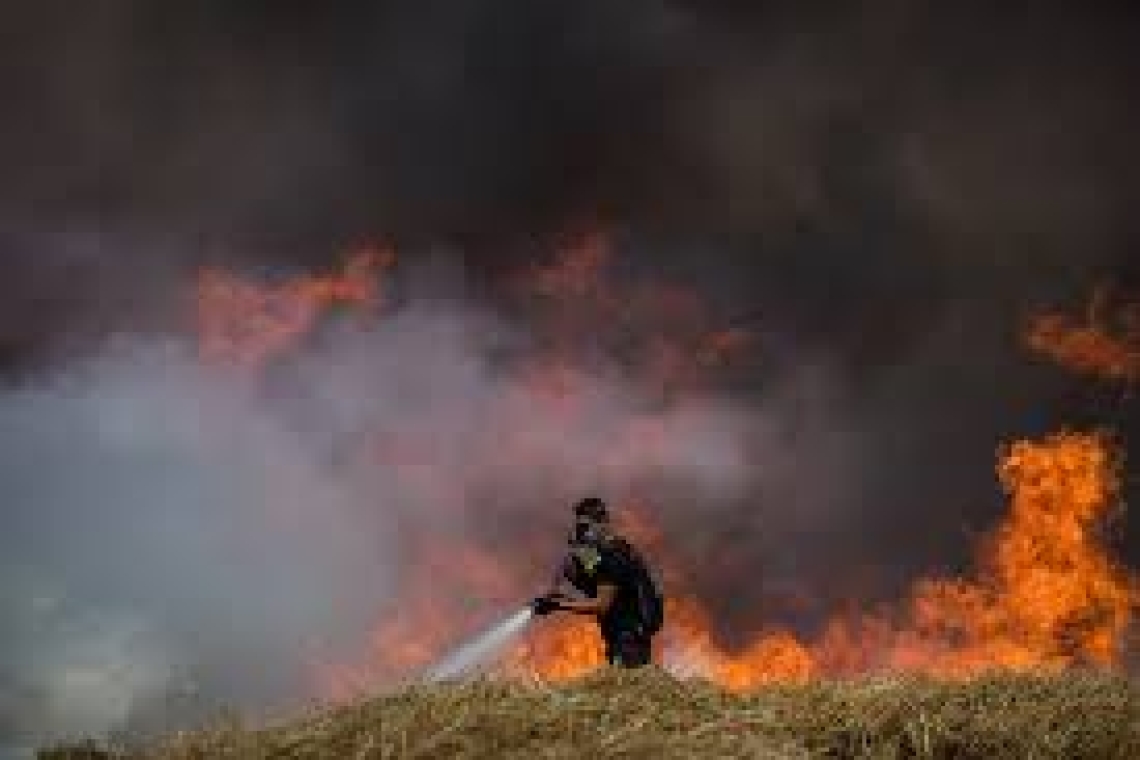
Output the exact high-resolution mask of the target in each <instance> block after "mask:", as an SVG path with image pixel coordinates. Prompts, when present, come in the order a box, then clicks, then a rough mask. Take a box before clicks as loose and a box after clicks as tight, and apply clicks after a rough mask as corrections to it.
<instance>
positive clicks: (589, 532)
mask: <svg viewBox="0 0 1140 760" xmlns="http://www.w3.org/2000/svg"><path fill="white" fill-rule="evenodd" d="M601 538H602V533H601V530H600V529H599V527H598V524H597V523H595V522H594V521H593V520H583V519H581V518H579V519H578V520H575V521H574V528H573V530H571V531H570V537H569V539H568V540H567V543H568V544H570V545H571V546H592V545H596V544H597V543H598V542H599V541H601Z"/></svg>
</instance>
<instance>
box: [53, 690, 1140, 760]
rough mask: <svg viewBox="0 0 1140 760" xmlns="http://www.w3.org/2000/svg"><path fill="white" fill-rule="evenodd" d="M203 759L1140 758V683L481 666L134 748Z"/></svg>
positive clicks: (143, 757) (59, 757)
mask: <svg viewBox="0 0 1140 760" xmlns="http://www.w3.org/2000/svg"><path fill="white" fill-rule="evenodd" d="M97 756H102V757H116V758H118V757H123V758H126V757H130V758H131V760H202V759H204V758H293V759H296V760H332V759H333V758H336V759H337V760H339V759H341V758H397V757H398V758H405V757H406V758H535V757H548V758H591V757H593V758H600V757H623V758H735V757H750V758H757V757H760V758H806V757H831V758H900V757H906V758H1029V757H1032V758H1098V760H1099V759H1102V758H1122V759H1123V758H1140V689H1138V688H1137V685H1136V684H1135V683H1134V682H1130V681H1127V680H1125V679H1122V678H1114V677H1111V676H1107V675H1099V674H1091V673H1089V674H1066V675H1060V676H1024V675H1021V676H1018V675H995V676H991V677H987V678H983V679H979V680H975V681H972V682H968V683H947V682H937V681H930V680H923V679H913V678H905V679H888V678H884V679H878V680H866V681H861V682H856V683H826V682H819V683H809V684H802V685H787V686H770V687H766V688H763V689H761V690H759V691H756V692H754V693H751V694H747V695H732V694H727V693H725V692H723V691H721V690H720V689H718V688H716V687H714V686H711V685H708V684H702V683H693V682H681V681H677V680H675V679H673V678H672V677H670V676H668V675H667V674H665V673H663V672H661V671H659V670H655V669H646V670H644V671H641V672H625V671H618V672H613V671H608V672H601V673H598V674H595V675H593V676H591V677H589V678H586V679H584V680H581V681H577V682H573V683H568V684H562V685H558V686H543V685H534V684H519V683H505V682H491V681H480V682H474V683H465V684H450V685H436V686H415V687H412V688H409V689H406V690H404V691H401V692H399V693H396V694H391V695H386V696H381V697H377V698H374V699H371V700H367V701H364V702H361V703H359V704H356V705H353V706H348V707H341V708H336V709H331V710H328V711H324V712H320V713H314V714H312V715H308V716H304V717H301V718H299V719H297V720H295V721H293V722H291V723H288V724H285V725H280V726H274V727H268V728H261V729H252V728H250V729H245V728H242V727H240V726H236V725H229V726H223V727H219V728H216V729H214V730H210V731H203V732H198V733H189V734H184V735H181V736H178V737H174V738H172V739H170V740H168V741H167V742H165V743H164V744H162V745H160V746H155V747H153V748H151V749H149V750H147V751H144V752H142V753H138V754H132V755H125V754H123V755H112V754H103V753H94V752H92V751H91V750H87V751H86V753H85V754H83V755H80V754H78V753H77V752H76V753H75V754H72V752H69V751H68V750H65V749H57V750H52V751H45V752H43V753H41V755H40V757H41V758H43V759H44V760H64V758H79V757H85V758H91V757H97Z"/></svg>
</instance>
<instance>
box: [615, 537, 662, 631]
mask: <svg viewBox="0 0 1140 760" xmlns="http://www.w3.org/2000/svg"><path fill="white" fill-rule="evenodd" d="M613 548H614V549H615V554H616V555H617V556H618V557H619V558H620V559H621V562H622V563H623V564H624V565H625V566H626V569H627V570H628V572H629V576H630V578H631V579H632V580H633V590H634V594H635V601H636V606H637V613H638V618H639V620H640V622H641V625H642V626H643V630H644V632H645V633H648V634H649V635H653V634H655V633H658V632H659V631H660V630H661V627H662V626H663V625H664V623H665V598H664V597H663V596H662V594H661V586H660V584H659V583H658V582H657V580H656V578H654V576H653V573H652V572H651V571H650V570H649V567H648V566H647V565H646V564H645V561H644V560H643V559H642V558H641V555H640V554H638V553H637V551H636V550H635V549H634V548H633V547H632V546H630V544H629V543H627V542H626V541H623V540H618V541H615V542H614V546H613Z"/></svg>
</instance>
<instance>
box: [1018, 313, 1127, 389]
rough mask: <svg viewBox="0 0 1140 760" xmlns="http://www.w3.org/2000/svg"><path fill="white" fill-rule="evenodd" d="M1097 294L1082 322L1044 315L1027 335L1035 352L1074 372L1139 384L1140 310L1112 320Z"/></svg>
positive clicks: (1122, 314)
mask: <svg viewBox="0 0 1140 760" xmlns="http://www.w3.org/2000/svg"><path fill="white" fill-rule="evenodd" d="M1104 311H1105V309H1104V299H1103V298H1102V297H1101V296H1100V295H1099V294H1098V296H1097V297H1095V298H1094V299H1093V301H1092V303H1091V305H1090V307H1089V309H1088V313H1087V315H1086V316H1085V318H1084V319H1083V320H1081V319H1077V318H1074V317H1072V316H1069V315H1067V314H1061V313H1056V314H1042V315H1039V316H1037V317H1035V318H1034V319H1033V320H1032V321H1031V323H1030V325H1029V329H1028V330H1027V331H1026V336H1025V337H1026V343H1027V344H1028V346H1029V347H1030V348H1031V349H1032V350H1033V351H1035V352H1037V353H1039V354H1041V355H1043V356H1045V357H1047V358H1049V359H1051V360H1053V361H1054V362H1056V363H1057V364H1059V365H1061V366H1063V367H1066V368H1068V369H1070V370H1072V371H1074V372H1079V373H1081V374H1083V375H1088V376H1092V377H1096V378H1100V379H1103V380H1108V381H1112V382H1123V383H1129V384H1132V383H1135V382H1136V381H1137V380H1140V309H1137V308H1136V307H1134V306H1133V307H1129V308H1124V309H1121V310H1120V311H1119V313H1117V314H1113V315H1111V316H1112V317H1113V318H1112V319H1109V318H1108V317H1106V315H1105V314H1104Z"/></svg>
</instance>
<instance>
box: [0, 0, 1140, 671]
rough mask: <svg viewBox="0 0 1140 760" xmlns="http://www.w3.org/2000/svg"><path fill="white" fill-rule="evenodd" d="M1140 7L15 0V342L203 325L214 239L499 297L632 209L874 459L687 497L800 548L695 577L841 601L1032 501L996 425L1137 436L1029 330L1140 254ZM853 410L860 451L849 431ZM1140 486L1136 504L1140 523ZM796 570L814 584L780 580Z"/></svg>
mask: <svg viewBox="0 0 1140 760" xmlns="http://www.w3.org/2000/svg"><path fill="white" fill-rule="evenodd" d="M836 5H837V6H838V4H836ZM1121 5H1122V4H1121ZM1133 15H1134V14H1129V13H1127V11H1122V10H1116V11H1109V10H1107V9H1096V8H1091V7H1088V6H1087V4H1080V3H1075V2H1073V3H1068V4H1062V3H1056V4H1049V5H1046V4H1041V3H1038V4H1033V5H1030V4H1014V5H1011V6H1007V7H1003V8H1000V9H999V8H995V7H989V6H987V5H985V4H981V3H978V4H972V3H967V4H963V3H955V4H936V3H921V2H918V3H916V2H910V3H907V2H895V1H892V0H881V1H879V2H864V3H849V4H844V5H843V6H842V7H830V8H826V9H825V8H822V7H816V6H812V7H807V4H803V3H782V4H778V3H745V2H727V1H722V2H700V3H698V2H688V3H686V2H677V1H674V2H668V1H667V0H628V1H627V2H613V1H612V0H611V1H605V0H583V1H582V2H571V3H537V2H533V1H531V0H500V1H499V2H490V1H488V0H455V1H451V2H441V1H439V0H420V1H419V2H376V3H364V2H360V3H355V2H343V3H311V2H308V3H306V2H293V1H292V0H277V1H276V2H268V1H265V2H253V1H251V2H244V3H234V2H221V1H219V2H213V1H203V2H196V3H178V4H172V3H163V4H158V3H150V2H142V1H141V0H110V1H109V2H102V3H86V4H76V3H63V2H54V1H49V2H37V3H31V2H26V3H19V2H15V3H5V4H4V7H3V9H0V30H2V31H0V39H2V40H3V44H0V102H2V103H3V105H4V108H3V117H2V120H0V366H2V367H3V369H4V372H5V376H6V377H11V378H12V382H13V383H24V382H26V381H27V378H29V377H31V378H42V377H44V376H47V377H49V378H53V379H51V380H50V382H51V383H53V384H54V383H56V382H58V381H57V380H56V379H54V378H55V375H54V374H53V373H55V372H56V371H57V368H58V367H59V366H61V365H66V364H67V363H68V362H69V361H70V360H71V358H72V357H73V356H84V357H89V356H90V354H91V353H92V352H93V351H97V350H99V349H95V348H93V347H95V346H100V345H102V343H103V342H104V341H107V340H109V339H112V338H114V337H115V336H123V335H127V336H129V337H130V338H131V340H136V339H138V338H139V337H140V336H161V335H164V334H167V333H178V332H179V331H180V330H183V329H184V328H185V326H186V325H185V315H186V313H187V307H188V304H187V302H186V298H187V286H188V283H189V282H191V281H192V280H191V279H190V278H191V276H192V273H193V271H194V270H195V268H196V267H198V266H200V265H202V264H207V263H211V264H216V263H222V264H226V265H230V266H233V267H236V268H240V269H242V270H243V271H249V272H255V273H256V272H277V271H279V270H292V271H296V270H303V269H310V268H322V267H327V266H330V265H331V264H332V263H333V262H335V261H336V260H337V259H338V257H339V256H340V255H341V254H342V253H343V251H344V250H345V249H346V248H347V247H350V246H352V245H354V244H356V243H359V242H361V241H385V242H391V243H393V244H395V246H396V248H397V249H398V251H399V254H400V256H401V260H402V261H409V260H415V261H419V260H420V259H431V258H432V257H438V256H440V251H445V252H446V254H445V255H444V258H447V259H449V260H452V261H457V262H458V264H457V270H456V271H458V272H461V273H462V274H461V275H457V277H458V278H459V279H462V280H463V281H464V283H465V284H464V289H465V292H464V296H463V298H464V300H465V302H471V301H478V302H486V303H494V302H495V301H496V298H497V297H498V296H497V293H498V291H497V288H499V287H500V282H501V277H502V276H503V275H505V274H506V273H508V272H510V271H513V270H514V269H516V268H517V267H519V266H522V265H525V264H526V263H527V262H530V261H532V260H534V259H536V258H538V257H540V256H542V255H546V254H548V253H549V251H550V249H551V248H553V247H556V245H557V244H558V242H559V241H562V240H565V239H567V238H573V236H574V235H575V234H577V233H579V232H581V231H583V230H594V229H603V230H606V231H608V232H610V233H611V235H612V237H613V239H614V241H615V246H614V247H615V267H616V268H618V269H619V270H620V271H619V275H620V276H621V277H624V278H627V279H628V280H630V281H637V280H639V279H645V278H661V279H663V280H673V281H680V282H684V283H686V284H689V285H691V286H692V287H693V288H694V289H695V290H697V291H698V292H699V293H700V294H701V296H702V298H704V299H705V300H706V301H707V302H708V303H709V304H711V308H712V310H713V311H714V313H715V315H716V316H717V318H718V319H720V320H722V321H724V322H725V323H731V324H739V325H741V326H743V327H745V328H747V329H749V330H751V331H752V332H753V333H754V335H755V336H756V337H757V344H756V350H757V355H758V359H757V360H756V361H755V363H754V366H752V365H750V368H749V370H748V371H747V372H745V373H743V374H742V375H741V376H740V377H736V378H734V379H733V382H734V385H733V387H732V388H731V389H730V391H729V393H730V394H731V396H732V398H733V400H734V402H735V401H740V400H742V399H743V403H746V404H747V403H753V402H755V403H756V404H760V405H761V406H763V404H764V403H769V402H768V401H765V400H766V399H777V401H774V402H771V403H772V404H774V405H775V406H777V407H778V408H779V410H780V411H779V414H777V415H776V416H775V419H776V420H777V422H776V423H774V424H775V428H773V429H771V430H769V431H768V433H769V434H770V435H771V436H772V437H773V440H784V441H786V444H787V445H786V446H785V449H784V450H785V451H789V452H793V453H794V454H795V456H796V457H797V458H798V459H799V460H802V461H807V460H809V459H811V458H812V457H813V456H815V457H817V458H818V460H819V461H820V462H823V463H826V464H827V466H835V467H840V466H841V465H842V466H844V467H846V466H850V467H856V466H857V467H858V468H859V473H858V476H857V477H856V476H851V475H850V473H845V474H844V475H843V477H837V478H836V479H835V482H836V483H840V484H843V485H844V486H845V487H847V486H849V490H847V491H843V490H842V489H840V488H816V484H805V483H804V481H803V479H802V478H801V477H800V475H801V472H802V471H801V470H800V469H799V468H797V467H795V466H792V464H791V463H788V462H782V463H780V465H779V466H778V467H777V468H776V469H777V471H778V472H786V473H787V477H786V478H785V479H783V480H781V479H779V478H777V479H776V480H774V481H773V480H770V481H767V483H766V486H765V489H762V492H759V493H756V494H752V495H750V497H749V501H750V503H751V502H754V501H761V502H764V503H766V504H769V505H775V506H769V507H768V509H769V510H772V509H777V508H778V507H779V506H780V505H786V510H787V511H789V512H795V513H796V514H798V515H800V518H799V519H796V520H793V521H790V522H789V521H784V522H781V523H780V524H779V526H778V527H773V526H769V525H766V524H765V523H764V521H763V519H762V518H757V517H756V516H755V515H753V514H751V513H750V512H748V511H747V510H744V509H741V510H735V511H734V510H722V511H720V512H717V513H716V514H715V515H709V516H707V517H706V518H704V519H698V518H692V517H690V518H686V519H687V520H694V519H695V520H696V522H697V523H698V524H700V525H701V527H703V528H704V531H703V533H702V534H701V535H702V536H703V539H702V541H703V542H704V543H700V544H693V545H689V546H687V547H682V549H681V554H682V556H685V557H688V556H691V557H692V558H693V559H694V564H698V563H697V562H696V560H697V559H699V558H700V557H701V556H702V555H703V553H706V552H707V549H708V547H709V546H717V547H718V548H719V550H720V552H721V556H723V557H724V560H723V564H724V566H725V567H728V568H730V569H731V568H738V569H739V571H740V572H747V573H752V572H754V571H756V569H757V568H762V569H763V571H764V573H765V574H766V577H768V578H770V579H771V583H769V584H767V586H766V587H765V588H760V585H762V584H758V585H757V587H756V588H755V589H754V590H753V591H747V592H744V593H742V594H735V593H734V594H724V595H720V596H717V595H716V594H715V589H716V587H717V585H718V584H719V583H720V582H721V577H720V576H716V575H715V574H713V575H710V577H709V578H698V582H699V584H700V585H703V586H704V587H705V588H706V590H707V591H708V593H709V594H710V595H711V596H712V597H713V602H714V607H715V611H716V612H717V613H718V614H719V615H721V617H722V619H723V620H727V621H730V623H731V621H732V620H733V619H734V616H737V615H740V614H741V612H740V610H741V609H742V608H747V607H749V606H750V605H752V604H754V603H757V601H758V600H762V601H764V603H766V604H768V605H770V606H771V609H773V611H774V613H775V614H778V615H783V616H784V617H785V618H786V620H787V621H790V622H791V623H792V624H795V625H801V624H802V625H805V626H810V624H811V622H812V621H813V620H817V619H818V617H819V614H818V613H819V612H820V611H821V610H824V609H827V608H829V607H830V606H832V604H833V603H834V602H835V601H836V600H841V599H844V598H847V597H848V596H850V595H858V596H860V597H861V598H867V597H870V598H872V599H889V598H893V597H894V596H896V595H897V594H898V593H899V592H900V590H901V589H902V588H903V587H904V586H905V584H906V583H907V582H908V579H909V578H911V577H913V576H914V574H916V573H918V572H924V571H930V570H932V569H935V570H956V569H961V568H963V567H965V566H967V565H968V564H969V562H970V559H971V554H970V552H971V549H970V547H971V546H972V545H973V544H974V541H975V539H976V538H977V536H978V534H979V533H981V532H984V531H985V530H986V529H987V528H988V527H990V526H991V525H992V522H993V520H994V518H995V516H996V515H997V514H998V513H999V511H1000V504H1001V494H1000V493H999V492H998V489H997V485H996V483H995V479H994V476H993V466H994V455H995V452H996V450H997V447H998V445H999V444H1000V443H1001V442H1003V441H1007V440H1009V439H1011V438H1014V437H1019V436H1026V435H1030V436H1031V435H1039V434H1043V433H1045V432H1047V431H1050V430H1054V429H1057V428H1059V427H1062V426H1066V425H1070V426H1075V427H1092V426H1100V425H1108V426H1111V427H1113V428H1114V429H1116V430H1117V431H1118V432H1119V433H1120V435H1121V440H1122V441H1123V443H1124V444H1125V446H1126V447H1129V446H1131V447H1132V448H1134V445H1133V442H1132V440H1131V439H1132V438H1134V436H1135V431H1136V430H1137V429H1138V428H1137V424H1138V422H1140V420H1138V419H1137V411H1136V406H1135V404H1134V403H1133V402H1130V401H1129V399H1128V398H1127V397H1125V396H1122V394H1121V391H1120V389H1116V388H1105V387H1101V386H1096V385H1094V384H1090V383H1089V382H1088V381H1086V380H1082V379H1079V378H1074V377H1070V376H1068V375H1066V374H1065V373H1064V372H1063V371H1061V370H1058V369H1056V368H1054V367H1051V366H1049V365H1047V364H1046V363H1044V362H1042V361H1040V360H1037V359H1034V358H1033V357H1031V356H1028V355H1027V354H1026V353H1025V352H1024V350H1023V349H1022V348H1021V346H1020V345H1019V340H1018V330H1019V327H1020V325H1022V324H1023V321H1024V320H1025V319H1026V317H1027V316H1028V315H1029V314H1031V313H1033V312H1034V311H1035V310H1037V309H1041V308H1053V307H1058V308H1066V309H1071V310H1079V309H1081V308H1083V306H1084V304H1085V303H1086V301H1087V298H1088V296H1089V294H1090V293H1091V292H1092V289H1093V288H1094V287H1095V286H1097V285H1101V284H1105V283H1108V284H1111V285H1113V287H1114V288H1115V289H1116V292H1118V293H1120V294H1123V296H1125V297H1126V296H1127V295H1128V294H1130V293H1136V292H1138V290H1140V265H1138V264H1137V263H1136V262H1137V261H1138V260H1140V257H1138V254H1137V253H1136V248H1137V245H1138V244H1140V221H1138V220H1140V217H1138V216H1137V214H1136V212H1135V209H1136V208H1137V207H1138V204H1140V158H1138V151H1137V150H1136V148H1135V141H1136V139H1137V138H1136V136H1137V135H1140V107H1138V106H1137V103H1136V102H1135V99H1134V97H1133V95H1132V90H1133V89H1134V87H1135V85H1134V83H1135V82H1136V81H1137V75H1138V74H1140V59H1138V58H1137V54H1136V53H1135V51H1134V47H1135V46H1134V44H1133V36H1134V34H1133V31H1134V29H1135V28H1137V27H1136V25H1135V23H1134V18H1133ZM394 287H395V290H396V292H395V297H396V298H397V299H398V298H399V296H400V292H399V291H400V288H401V283H400V282H399V281H398V280H397V282H396V283H394ZM411 290H414V288H411V287H410V286H409V292H410V291H411ZM464 313H466V312H464ZM480 313H482V312H480ZM148 355H149V354H148ZM86 360H87V359H84V361H86ZM180 361H181V360H180ZM180 366H181V365H180ZM131 377H132V378H133V377H134V375H131ZM110 385H111V387H113V388H118V387H119V386H117V385H115V384H114V383H111V384H110ZM52 387H54V385H53V386H52ZM97 387H98V388H99V390H100V393H102V389H103V388H104V385H102V384H100V385H98V386H97ZM164 392H165V391H164ZM48 397H49V398H51V396H50V395H49V396H48ZM32 398H38V397H35V396H34V394H33V396H32ZM99 398H102V396H99ZM100 403H101V402H100ZM5 405H6V406H9V407H12V408H14V409H17V410H18V405H16V406H13V404H12V403H8V402H5ZM49 406H50V405H49ZM13 413H16V412H13ZM62 419H65V420H66V414H65V415H64V417H63V418H62ZM180 419H181V418H180ZM61 424H62V423H61ZM251 424H253V423H251ZM256 424H257V425H260V424H261V423H260V422H258V423H256ZM255 427H256V425H255ZM47 429H48V430H50V431H52V433H51V434H52V436H56V435H58V436H59V437H60V438H66V437H67V436H66V432H59V431H57V430H56V428H54V427H52V426H48V428H47ZM258 429H260V428H258ZM848 436H854V439H855V440H857V442H858V443H857V446H855V448H857V449H858V450H859V451H860V452H861V453H860V455H859V456H858V457H847V456H836V455H835V452H834V451H831V450H830V449H829V448H828V447H831V446H834V447H835V448H836V449H837V450H842V451H844V452H846V451H847V450H848V448H849V444H850V440H849V438H848ZM52 440H55V438H52ZM274 440H275V441H276V439H274ZM45 445H46V444H45ZM274 445H275V446H276V443H275V444H274ZM289 446H290V447H289V448H288V450H287V451H286V452H285V453H284V454H282V456H287V457H288V456H293V455H294V454H293V449H292V448H291V446H292V444H290V445H289ZM819 447H822V449H823V450H821V451H820V450H817V448H819ZM269 448H271V447H269ZM273 450H276V449H273ZM195 451H197V450H196V449H195ZM25 455H26V452H25ZM195 456H197V454H195ZM195 461H197V460H195ZM9 464H11V463H9ZM195 466H197V465H195ZM1129 483H1131V481H1129ZM326 486H327V484H326V483H325V482H324V480H323V479H322V480H321V481H320V483H319V488H320V489H324V488H325V487H326ZM140 487H141V486H140ZM29 488H30V486H29ZM127 490H128V492H129V491H130V489H127ZM1128 490H1129V492H1131V491H1132V490H1134V489H1133V488H1132V486H1131V485H1129V488H1128ZM116 493H117V492H116ZM322 493H323V491H322ZM114 496H115V494H112V496H109V497H108V498H112V500H113V497H114ZM837 505H838V506H837ZM20 517H21V519H27V522H26V523H24V524H22V527H21V528H20V529H21V530H23V531H31V532H33V533H34V531H35V521H34V519H31V518H28V516H27V515H23V516H20ZM1135 522H1136V521H1135V520H1134V519H1133V520H1132V521H1131V522H1127V523H1125V524H1124V525H1123V526H1122V527H1121V530H1120V531H1119V534H1120V535H1119V537H1118V538H1117V541H1118V543H1120V544H1121V546H1122V548H1123V549H1124V550H1125V552H1126V553H1127V554H1129V555H1132V558H1133V559H1134V560H1135V559H1136V556H1135V555H1136V554H1137V550H1136V549H1135V547H1129V542H1131V543H1133V544H1134V543H1135V534H1136V528H1135ZM5 535H20V533H19V532H18V531H16V530H15V529H13V530H12V531H5ZM25 538H26V536H25ZM0 541H2V539H0ZM781 547H783V549H784V550H783V551H781ZM789 547H792V548H794V549H795V550H794V551H793V550H790V549H789ZM758 555H763V559H762V561H760V560H757V556H758ZM361 557H362V558H361V559H359V562H361V563H365V564H366V563H367V562H368V561H371V557H370V555H368V554H367V552H364V553H363V554H362V555H361ZM351 569H352V568H350V570H351ZM341 572H342V570H341V569H336V570H335V571H330V573H328V574H326V575H323V576H321V577H322V578H330V577H331V578H334V579H335V578H339V577H340V575H339V574H340V573H341ZM343 572H344V573H345V574H348V573H349V570H344V571H343ZM784 583H793V585H795V586H796V594H795V596H796V597H797V599H800V601H797V602H794V603H793V602H791V601H788V602H786V603H784V602H781V601H780V599H778V598H775V597H779V593H777V592H776V591H772V589H773V588H777V587H780V585H781V584H784ZM333 585H336V584H335V583H334V584H333ZM803 588H807V589H809V590H810V593H809V594H808V596H809V597H811V599H810V600H809V601H808V602H803V601H802V597H803V596H804V594H803V593H801V592H802V590H803ZM96 607H97V605H96ZM92 614H95V613H92ZM313 614H316V613H313ZM730 623H729V624H725V625H724V628H725V634H726V636H728V637H729V638H731V634H732V632H733V631H732V625H731V624H730ZM84 625H89V626H93V627H95V628H98V627H99V626H100V625H101V624H100V622H99V620H98V619H97V618H96V619H93V620H91V621H88V622H85V623H84ZM116 625H117V626H118V627H116V628H115V630H116V631H121V630H122V626H121V625H120V624H119V623H116ZM118 635H120V634H119V633H116V636H118ZM123 635H125V634H123ZM93 638H94V639H95V640H100V641H102V640H104V638H105V637H104V638H100V637H93ZM159 649H161V648H159ZM140 651H147V650H146V647H145V646H143V647H141V648H140ZM156 652H157V653H156V654H155V657H156V658H157V659H159V660H161V659H162V653H161V652H160V651H158V650H156ZM267 688H268V687H267Z"/></svg>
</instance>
